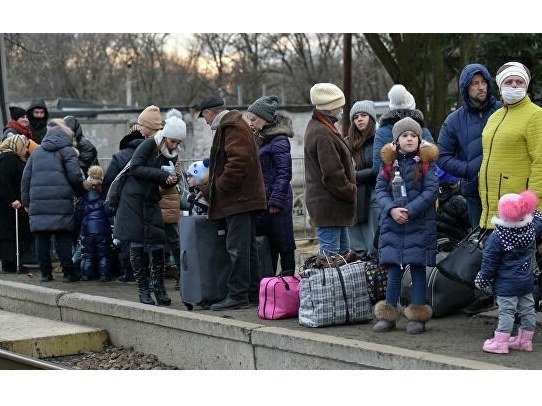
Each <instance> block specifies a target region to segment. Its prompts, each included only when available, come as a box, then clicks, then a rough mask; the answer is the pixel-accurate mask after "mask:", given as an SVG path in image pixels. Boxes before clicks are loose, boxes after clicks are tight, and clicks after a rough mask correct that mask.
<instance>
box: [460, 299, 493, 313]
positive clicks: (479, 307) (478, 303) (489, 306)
mask: <svg viewBox="0 0 542 406" xmlns="http://www.w3.org/2000/svg"><path fill="white" fill-rule="evenodd" d="M496 308H497V306H496V305H495V298H494V297H493V296H486V297H481V298H479V299H476V300H475V301H474V302H472V303H471V304H470V305H468V306H467V307H465V308H464V309H463V312H464V313H467V314H478V313H482V312H489V311H491V310H495V309H496Z"/></svg>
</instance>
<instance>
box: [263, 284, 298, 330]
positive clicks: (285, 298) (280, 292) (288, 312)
mask: <svg viewBox="0 0 542 406" xmlns="http://www.w3.org/2000/svg"><path fill="white" fill-rule="evenodd" d="M300 282H301V278H300V277H299V276H281V275H278V276H272V277H268V278H263V279H262V280H261V281H260V297H259V303H258V317H260V318H262V319H267V320H277V319H287V318H292V317H297V316H298V314H299V283H300Z"/></svg>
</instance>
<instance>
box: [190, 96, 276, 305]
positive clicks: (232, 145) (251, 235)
mask: <svg viewBox="0 0 542 406" xmlns="http://www.w3.org/2000/svg"><path fill="white" fill-rule="evenodd" d="M199 117H203V118H204V119H205V121H206V122H207V124H208V125H209V126H210V127H211V130H212V131H213V132H214V138H213V144H212V146H211V153H210V163H209V187H210V191H209V200H208V202H209V214H208V215H209V219H211V220H221V219H225V220H226V224H227V234H226V247H227V250H228V253H229V255H230V258H231V263H232V264H231V265H232V267H231V272H230V275H229V278H228V282H227V285H228V294H227V296H226V297H225V298H224V299H223V300H222V301H220V302H218V303H215V304H213V305H212V306H211V310H229V309H241V308H247V307H249V306H250V305H257V304H258V291H259V284H260V278H259V276H260V271H259V264H258V251H257V245H256V222H255V220H256V213H258V211H260V210H265V209H266V208H267V201H266V198H265V187H264V181H263V175H262V169H261V167H260V159H259V157H258V146H257V145H256V141H255V139H254V136H253V134H252V130H251V129H250V127H249V125H248V123H247V122H246V121H245V119H243V116H242V115H241V113H240V112H239V111H237V110H231V111H230V110H227V109H226V108H225V106H224V100H223V99H221V98H220V97H218V96H208V97H206V98H204V99H203V100H202V102H201V103H200V114H199Z"/></svg>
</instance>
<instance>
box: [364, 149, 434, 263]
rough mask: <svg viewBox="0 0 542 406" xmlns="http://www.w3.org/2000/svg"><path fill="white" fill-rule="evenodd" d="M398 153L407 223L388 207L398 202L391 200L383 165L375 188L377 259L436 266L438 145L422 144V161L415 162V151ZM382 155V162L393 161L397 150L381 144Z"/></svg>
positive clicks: (380, 261) (390, 162)
mask: <svg viewBox="0 0 542 406" xmlns="http://www.w3.org/2000/svg"><path fill="white" fill-rule="evenodd" d="M398 155H399V156H398V157H397V163H398V165H399V166H398V170H399V172H400V173H401V176H402V177H403V179H404V180H405V185H406V190H407V196H408V203H407V205H406V206H405V208H406V209H407V210H408V216H409V221H408V222H407V223H406V224H398V223H397V222H396V221H395V220H394V219H393V218H392V217H391V215H390V210H391V209H393V208H394V207H398V206H397V204H396V203H395V202H394V201H393V195H392V192H391V187H390V180H388V179H387V177H386V176H385V174H384V171H385V169H384V168H383V170H382V171H381V172H380V173H379V174H378V177H377V179H376V188H375V190H376V195H377V199H378V203H379V204H380V207H381V208H382V213H381V215H380V236H379V240H378V260H379V263H380V265H391V264H395V265H399V266H401V267H404V266H405V265H406V264H412V265H425V266H435V264H436V254H437V222H436V210H435V202H436V200H437V198H438V187H439V179H438V175H437V165H436V161H437V158H438V147H437V146H436V145H435V144H428V145H426V146H425V147H424V148H421V149H420V153H419V158H420V159H421V162H416V160H415V159H414V158H415V157H416V152H413V153H410V154H406V155H405V154H402V153H399V154H398ZM381 158H382V163H383V164H384V165H387V164H391V165H393V163H394V161H395V159H396V152H395V150H394V149H393V148H392V145H391V143H390V144H386V145H384V147H383V148H382V151H381ZM424 162H425V163H427V164H428V168H427V170H426V171H425V173H423V172H424V171H423V169H422V163H424ZM415 165H417V166H418V169H417V170H418V173H419V180H418V182H417V184H416V185H414V183H413V177H414V166H415ZM389 175H390V174H387V176H389ZM391 178H393V174H391Z"/></svg>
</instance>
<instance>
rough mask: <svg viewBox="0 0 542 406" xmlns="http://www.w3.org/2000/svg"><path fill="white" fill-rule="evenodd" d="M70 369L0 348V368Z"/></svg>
mask: <svg viewBox="0 0 542 406" xmlns="http://www.w3.org/2000/svg"><path fill="white" fill-rule="evenodd" d="M64 369H68V370H71V369H73V368H70V367H67V366H64V365H60V364H56V363H54V362H48V361H43V360H40V359H37V358H32V357H28V356H26V355H22V354H17V353H15V352H11V351H7V350H2V349H0V370H64Z"/></svg>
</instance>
